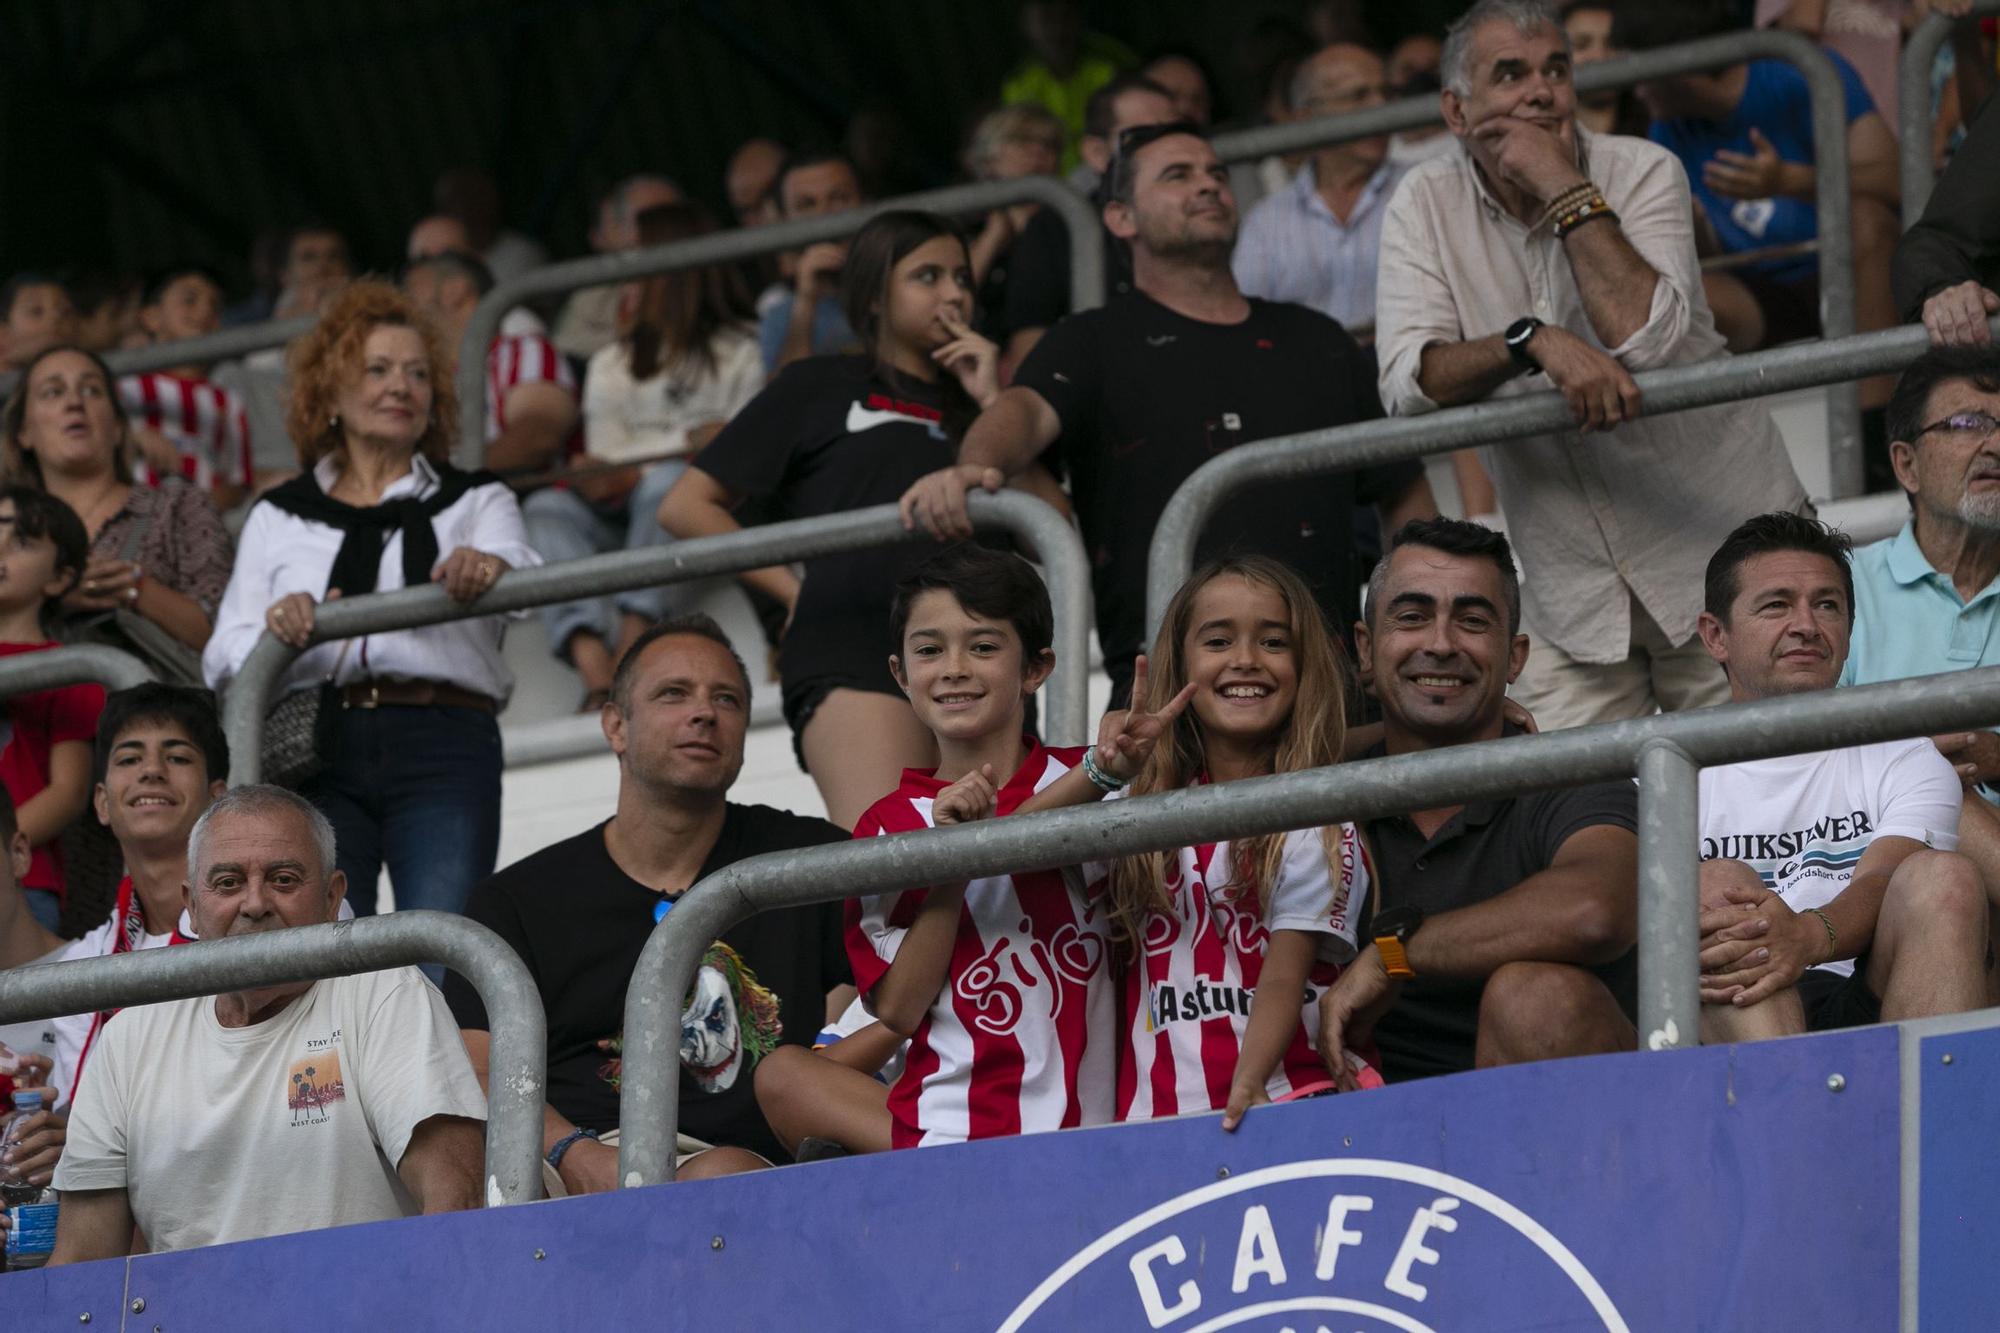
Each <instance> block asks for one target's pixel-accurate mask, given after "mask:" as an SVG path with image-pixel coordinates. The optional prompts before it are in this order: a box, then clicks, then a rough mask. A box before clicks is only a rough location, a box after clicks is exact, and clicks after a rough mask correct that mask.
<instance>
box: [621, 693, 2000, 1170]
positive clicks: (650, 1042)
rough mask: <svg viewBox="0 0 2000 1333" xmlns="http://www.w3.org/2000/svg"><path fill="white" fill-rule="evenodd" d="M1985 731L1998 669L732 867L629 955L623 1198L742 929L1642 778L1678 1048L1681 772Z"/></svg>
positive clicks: (655, 1143)
mask: <svg viewBox="0 0 2000 1333" xmlns="http://www.w3.org/2000/svg"><path fill="white" fill-rule="evenodd" d="M1995 721H2000V667H1982V668H1979V669H1977V670H1973V671H1966V672H1960V673H1956V674H1954V675H1952V676H1950V677H1928V678H1920V679H1916V680H1903V681H1893V682H1890V683H1887V684H1882V685H1866V686H1860V687H1857V688H1853V689H1844V690H1835V691H1830V692H1826V693H1821V694H1814V695H1795V696H1792V697H1789V698H1783V699H1767V700H1762V701H1760V702H1757V703H1749V704H1729V705H1724V706H1721V707H1717V708H1703V709H1697V710H1695V711H1692V712H1686V713H1673V714H1667V715H1662V716H1655V717H1649V718H1642V719H1639V720H1636V721H1631V722H1615V723H1609V724H1606V725H1602V726H1594V727H1581V728H1578V729H1576V730H1573V731H1560V732H1554V733H1551V734H1545V735H1539V736H1515V737H1509V738H1507V739H1504V740H1495V741H1485V742H1481V743H1479V744H1476V745H1462V746H1454V747H1451V748H1448V749H1441V750H1428V751H1425V752H1422V753H1419V754H1404V755H1394V756H1390V757H1387V758H1381V759H1368V760H1362V761H1359V762H1356V763H1351V764H1339V765H1335V766H1333V767H1330V768H1318V769H1310V770H1307V771H1305V772H1301V773H1286V774H1282V775H1279V776H1276V777H1265V778H1251V779H1247V780H1244V781H1240V782H1231V783H1227V784H1224V785H1222V786H1219V787H1202V788H1200V789H1198V790H1184V791H1178V792H1169V793H1165V794H1162V795H1157V796H1141V797H1136V798H1134V799H1132V800H1128V801H1116V802H1112V803H1110V804H1108V805H1100V806H1086V807H1081V808H1077V809H1070V810H1056V811H1051V812H1049V813H1045V814H1037V815H1017V816H1014V817H1011V818H1007V819H989V820H982V821H980V822H978V823H975V824H970V825H961V826H958V827H954V828H945V829H931V830H924V831H920V832H916V833H908V834H900V835H898V836H896V837H893V838H867V839H861V840H857V841H854V842H849V843H843V844H838V845H835V846H830V847H815V848H809V849H805V850H800V851H792V852H769V853H765V854H764V855H761V856H753V857H749V858H747V859H745V860H742V861H739V862H737V863H736V864H735V865H732V866H728V867H725V868H724V869H722V870H719V871H717V872H716V873H715V874H713V875H710V876H708V877H707V878H706V879H703V880H702V881H701V882H700V883H698V884H696V885H695V886H694V887H693V888H692V889H690V890H688V892H687V893H686V894H685V895H683V896H682V898H681V900H680V903H679V905H677V906H676V907H675V908H674V910H673V911H672V912H671V913H669V914H668V915H667V917H666V918H665V920H663V921H662V922H661V923H660V924H659V925H658V926H656V927H654V929H653V934H652V937H651V938H650V939H648V940H647V941H646V947H645V949H644V951H643V952H641V953H640V955H639V962H638V965H637V966H636V967H635V968H634V969H633V972H632V981H631V984H630V987H629V989H628V990H627V991H626V994H625V1046H624V1059H625V1065H624V1071H623V1072H624V1078H623V1084H622V1091H621V1093H620V1101H619V1117H618V1118H619V1145H618V1174H619V1180H620V1183H621V1184H622V1185H625V1186H634V1185H652V1184H658V1183H660V1182H662V1181H665V1180H669V1179H671V1178H672V1175H673V1164H674V1136H675V1131H676V1129H677V1126H678V1123H679V1112H680V1013H681V1007H682V1002H681V998H680V997H682V996H684V995H685V994H686V993H687V988H688V986H689V985H690V984H691V983H692V981H693V980H694V974H695V969H696V967H697V966H698V965H699V964H700V962H701V956H702V953H703V952H704V951H705V950H706V949H707V948H708V946H709V944H710V943H711V942H712V941H714V940H716V939H718V938H720V937H721V935H722V934H723V932H725V931H727V930H729V929H730V928H731V927H732V926H735V925H736V924H737V923H739V922H741V921H743V920H745V919H746V918H748V917H750V916H751V915H753V914H754V913H757V912H762V911H769V910H772V909H774V908H780V907H801V906H805V905H807V904H811V903H821V902H830V901H833V900H836V899H840V898H847V897H852V896H855V895H857V894H867V893H888V892H893V891H896V890H901V889H914V888H921V887H923V886H925V885H929V884H941V883H949V882H954V881H957V880H963V879H969V878H977V877H979V876H984V875H996V874H1007V873H1021V872H1025V871H1031V870H1043V869H1050V868H1053V867H1056V866H1065V865H1076V864H1080V863H1083V862H1089V861H1103V860H1105V859H1107V858H1110V857H1114V856H1126V855H1131V854H1133V853H1136V852H1147V851H1155V850H1159V849H1162V848H1171V847H1184V846H1187V845H1189V844H1191V843H1196V842H1210V841H1220V840H1222V839H1225V838H1245V837H1254V836H1256V835H1259V834H1265V833H1278V832H1283V831H1286V830H1291V829H1301V828H1312V827H1315V826H1319V825H1326V824H1331V823H1335V822H1338V821H1342V820H1349V821H1358V820H1366V819H1374V818H1379V817H1381V816H1385V815H1392V814H1401V813H1404V812H1406V811H1409V810H1423V809H1435V808H1437V807H1439V806H1445V805H1458V804H1463V803H1465V802H1468V801H1482V800H1498V799H1502V798H1505V797H1510V796H1516V795H1520V794H1522V793H1526V792H1534V791H1546V790H1552V789H1555V788H1559V787H1570V786H1575V785H1578V784H1580V783H1587V782H1613V781H1619V780H1622V779H1627V778H1631V777H1633V776H1634V775H1635V774H1636V775H1637V776H1638V777H1639V778H1640V787H1639V932H1638V934H1639V946H1638V947H1639V1044H1640V1048H1641V1049H1649V1050H1664V1049H1670V1048H1673V1047H1677V1046H1688V1045H1693V1044H1695V1043H1696V1042H1697V1040H1698V1039H1699V1034H1700V1025H1701V1009H1700V993H1699V989H1698V978H1699V961H1698V949H1699V943H1700V940H1699V932H1698V930H1697V928H1696V904H1697V902H1698V890H1699V865H1700V857H1699V853H1700V847H1699V843H1698V835H1697V825H1696V819H1695V811H1696V800H1697V787H1696V777H1697V773H1698V770H1699V767H1700V766H1702V765H1713V764H1723V763H1738V762H1742V761H1745V760H1751V759H1765V758H1770V757H1772V756H1776V755H1786V754H1803V753H1811V752H1815V751H1819V750H1827V749H1835V748H1840V747H1844V746H1853V745H1864V744H1870V743H1873V742H1876V741H1885V740H1893V739H1897V738H1901V737H1906V736H1913V735H1921V734H1929V733H1931V732H1935V731H1940V730H1946V729H1955V728H1959V727H1972V726H1984V725H1989V724H1991V723H1993V722H1995Z"/></svg>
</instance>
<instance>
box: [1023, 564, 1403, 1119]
mask: <svg viewBox="0 0 2000 1333" xmlns="http://www.w3.org/2000/svg"><path fill="white" fill-rule="evenodd" d="M1151 662H1152V663H1153V664H1156V665H1157V666H1158V668H1159V670H1158V671H1157V674H1155V675H1154V676H1153V678H1152V679H1151V680H1149V679H1148V674H1147V673H1148V660H1147V659H1146V658H1143V657H1142V658H1140V659H1139V668H1138V671H1137V672H1136V673H1135V676H1134V680H1133V687H1132V697H1133V700H1134V702H1135V703H1136V704H1141V705H1143V706H1150V707H1152V708H1155V709H1157V708H1159V707H1161V705H1162V703H1163V702H1164V701H1167V700H1172V699H1176V698H1178V697H1182V696H1183V695H1184V694H1185V693H1186V692H1187V691H1189V690H1192V691H1193V702H1192V706H1191V707H1189V708H1188V710H1187V712H1186V713H1184V714H1181V715H1180V717H1179V719H1178V721H1177V722H1176V724H1175V725H1174V727H1173V729H1172V731H1171V733H1170V734H1169V735H1168V736H1167V737H1166V738H1165V739H1164V740H1163V741H1162V743H1161V744H1160V745H1158V746H1157V747H1156V748H1154V749H1153V750H1152V752H1151V754H1150V755H1149V757H1148V758H1147V759H1146V760H1145V762H1143V763H1141V764H1139V765H1137V766H1136V767H1137V772H1138V776H1137V778H1135V779H1134V780H1133V781H1132V783H1131V784H1130V786H1129V787H1125V788H1124V791H1125V792H1126V793H1128V794H1132V795H1141V794H1147V793H1153V792H1165V791H1175V790H1178V789H1180V788H1182V787H1189V786H1200V785H1204V784H1207V783H1221V782H1229V781H1233V780H1235V779H1237V778H1249V777H1259V776H1262V775H1265V774H1269V773H1284V772H1292V771H1295V770H1298V769H1305V768H1318V767H1321V766H1323V765H1326V764H1331V763H1335V762H1337V761H1338V760H1339V758H1340V755H1341V747H1342V744H1343V742H1344V740H1345V737H1346V722H1345V717H1346V703H1347V699H1346V690H1345V689H1344V687H1343V683H1342V682H1343V678H1344V676H1345V669H1344V667H1343V664H1342V662H1341V655H1340V648H1339V645H1338V644H1337V643H1336V642H1335V640H1334V637H1333V635H1332V633H1331V631H1329V629H1328V628H1327V624H1326V620H1325V617H1324V616H1323V615H1321V613H1320V611H1319V608H1318V605H1317V603H1316V602H1315V601H1314V599H1313V596H1312V593H1311V591H1310V590H1309V589H1308V588H1307V587H1306V585H1305V583H1304V582H1303V581H1302V580H1301V579H1300V578H1299V576H1298V575H1297V574H1295V573H1293V572H1292V571H1291V570H1290V569H1288V568H1286V567H1285V566H1284V565H1281V564H1279V563H1278V562H1276V561H1274V560H1268V559H1265V558H1263V557H1261V556H1244V557H1234V558H1229V559H1225V560H1221V561H1217V562H1214V563H1212V564H1210V565H1208V566H1207V567H1205V568H1204V569H1202V570H1200V571H1198V572H1197V573H1196V574H1195V576H1194V577H1193V578H1191V579H1189V580H1188V581H1187V583H1186V584H1185V585H1183V586H1182V588H1181V589H1180V591H1179V592H1178V593H1176V594H1175V595H1174V599H1173V601H1172V602H1171V603H1170V604H1169V605H1168V607H1167V613H1166V618H1165V620H1164V622H1163V623H1162V624H1161V627H1160V632H1159V636H1158V638H1157V640H1156V641H1155V643H1154V646H1153V654H1152V658H1151ZM1101 748H1102V747H1101V746H1100V749H1101ZM1086 776H1088V775H1086ZM1097 785H1098V786H1100V787H1102V786H1117V785H1120V784H1117V783H1116V782H1115V779H1114V780H1113V781H1110V782H1100V783H1098V784H1097ZM1094 794H1097V793H1093V792H1091V791H1090V790H1088V789H1087V788H1086V787H1085V786H1083V785H1082V784H1079V783H1077V782H1076V781H1074V780H1071V781H1068V782H1066V783H1065V784H1064V786H1063V788H1062V789H1061V790H1055V789H1052V790H1051V791H1050V792H1049V793H1048V797H1047V798H1046V799H1045V800H1043V801H1038V802H1037V803H1036V805H1037V808H1040V807H1042V806H1044V805H1047V804H1057V803H1061V802H1062V801H1063V800H1064V799H1065V798H1067V799H1071V800H1079V799H1086V798H1088V797H1089V796H1091V795H1094ZM1086 873H1089V872H1086ZM1371 879H1372V875H1371V873H1370V866H1369V859H1368V853H1367V849H1366V848H1365V847H1364V846H1363V844H1362V841H1361V836H1360V834H1359V832H1358V831H1357V830H1356V829H1355V828H1354V826H1353V825H1351V824H1338V825H1330V826H1328V827H1326V828H1320V829H1304V830H1300V831H1298V832H1294V833H1287V834H1272V835H1268V836H1265V837H1261V838H1250V839H1244V840H1241V841H1239V842H1236V843H1227V842H1222V843H1208V844H1202V845H1199V846H1193V847H1182V848H1179V849H1177V850H1174V851H1168V852H1153V853H1149V854H1147V855H1143V856H1130V857H1126V858H1124V859H1122V860H1120V861H1118V862H1116V863H1115V864H1114V865H1112V867H1111V870H1110V884H1109V888H1108V895H1107V906H1108V909H1109V915H1110V923H1111V936H1112V939H1113V941H1114V943H1115V944H1116V946H1117V948H1118V951H1119V954H1120V959H1121V961H1122V963H1123V970H1124V983H1125V984H1124V1010H1123V1042H1122V1045H1121V1047H1120V1051H1119V1061H1118V1118H1119V1119H1121V1120H1144V1119H1149V1118H1152V1117H1155V1116H1168V1115H1180V1114H1187V1113H1190V1112H1197V1111H1211V1110H1219V1111H1223V1112H1224V1115H1223V1120H1222V1127H1223V1128H1224V1129H1230V1130H1233V1129H1235V1128H1236V1126H1237V1124H1238V1123H1240V1122H1241V1120H1242V1118H1243V1114H1244V1112H1245V1111H1247V1110H1248V1109H1249V1108H1250V1107H1252V1106H1257V1105H1261V1104H1263V1103H1266V1102H1273V1101H1285V1100H1290V1099H1293V1098H1298V1097H1305V1096H1311V1095H1314V1094H1317V1093H1321V1092H1331V1091H1333V1089H1334V1080H1333V1078H1332V1076H1331V1074H1330V1073H1329V1071H1328V1070H1327V1068H1326V1067H1325V1066H1324V1065H1323V1064H1322V1063H1321V1061H1320V1058H1319V1056H1318V1054H1317V1053H1316V1051H1315V1049H1314V1044H1313V1037H1314V1033H1315V1031H1316V1030H1317V1021H1316V1020H1317V1015H1316V1012H1315V1010H1316V1006H1317V1004H1318V1001H1319V995H1320V992H1321V991H1323V990H1324V989H1325V987H1326V986H1327V985H1328V984H1330V983H1331V982H1332V981H1333V979H1334V978H1335V977H1336V976H1337V975H1338V974H1339V969H1340V967H1341V966H1343V965H1344V964H1346V963H1347V961H1348V960H1349V959H1351V958H1353V957H1354V953H1355V932H1356V921H1355V917H1356V916H1357V915H1358V914H1359V913H1360V912H1361V910H1362V908H1363V907H1364V905H1365V902H1366V899H1367V895H1368V892H1369V886H1370V882H1371ZM1354 1072H1355V1075H1356V1078H1357V1080H1358V1081H1359V1082H1361V1083H1362V1084H1363V1085H1364V1086H1376V1085H1379V1084H1380V1082H1381V1079H1380V1076H1379V1075H1377V1074H1376V1073H1375V1072H1374V1070H1372V1069H1370V1068H1367V1067H1366V1065H1365V1062H1363V1061H1361V1060H1360V1059H1359V1058H1357V1059H1356V1061H1355V1071H1354Z"/></svg>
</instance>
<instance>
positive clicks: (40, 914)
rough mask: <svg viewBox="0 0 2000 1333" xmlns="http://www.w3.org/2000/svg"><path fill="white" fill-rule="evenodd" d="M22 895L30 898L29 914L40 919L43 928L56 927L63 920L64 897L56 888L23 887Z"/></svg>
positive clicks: (52, 928)
mask: <svg viewBox="0 0 2000 1333" xmlns="http://www.w3.org/2000/svg"><path fill="white" fill-rule="evenodd" d="M21 896H22V897H24V898H26V899H27V900H28V915H29V916H31V917H33V918H35V920H37V921H39V922H40V923H41V925H42V929H44V930H51V931H52V930H55V929H56V927H57V925H58V924H59V923H60V922H61V921H62V899H61V898H58V897H57V896H56V891H55V890H54V889H22V890H21Z"/></svg>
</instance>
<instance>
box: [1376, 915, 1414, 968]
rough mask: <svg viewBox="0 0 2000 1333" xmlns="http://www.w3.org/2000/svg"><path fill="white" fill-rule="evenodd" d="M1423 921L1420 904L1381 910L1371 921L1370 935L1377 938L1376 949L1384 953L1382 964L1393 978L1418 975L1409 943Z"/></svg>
mask: <svg viewBox="0 0 2000 1333" xmlns="http://www.w3.org/2000/svg"><path fill="white" fill-rule="evenodd" d="M1423 924H1424V909H1423V908H1421V907H1391V908H1390V909H1389V910H1388V911H1386V912H1378V913H1377V914H1376V916H1375V920H1374V921H1372V922H1371V923H1369V926H1368V935H1369V938H1370V939H1372V940H1374V941H1375V951H1376V952H1377V953H1379V954H1381V955H1382V967H1383V970H1384V971H1386V972H1387V973H1388V974H1389V975H1390V976H1392V977H1401V978H1409V977H1414V976H1415V975H1417V972H1416V969H1415V968H1413V967H1411V966H1410V956H1409V952H1408V949H1407V947H1406V946H1407V945H1408V944H1409V942H1410V936H1412V935H1414V934H1416V933H1417V929H1418V927H1420V926H1422V925H1423Z"/></svg>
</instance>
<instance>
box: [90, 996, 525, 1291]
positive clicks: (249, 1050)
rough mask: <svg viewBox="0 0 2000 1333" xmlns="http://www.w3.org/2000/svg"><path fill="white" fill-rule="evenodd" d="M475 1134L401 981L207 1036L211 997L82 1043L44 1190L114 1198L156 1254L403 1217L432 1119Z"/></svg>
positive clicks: (452, 1058) (440, 1036) (438, 1019)
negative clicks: (408, 1175)
mask: <svg viewBox="0 0 2000 1333" xmlns="http://www.w3.org/2000/svg"><path fill="white" fill-rule="evenodd" d="M437 1115H451V1116H463V1117H465V1118H467V1119H470V1120H482V1121H483V1120H484V1119H485V1118H486V1099H485V1097H484V1096H483V1095H482V1094H481V1093H480V1090H479V1081H478V1079H476V1078H475V1077H474V1076H473V1072H472V1065H471V1063H470V1061H468V1060H467V1059H466V1055H465V1047H464V1045H463V1044H462V1043H461V1042H460V1040H459V1035H458V1024H457V1023H456V1022H454V1021H453V1020H452V1017H451V1012H450V1010H448V1009H447V1008H446V1007H445V1003H444V997H443V996H441V995H439V994H438V991H437V988H436V987H435V986H433V985H431V983H430V982H429V981H428V980H426V979H425V977H424V975H423V974H422V973H421V972H419V971H417V969H415V968H414V967H399V968H391V969H389V970H387V971H382V972H365V973H362V974H361V975H359V976H352V977H337V978H334V979H332V980H328V981H321V982H318V983H316V984H315V985H314V986H313V987H312V989H311V990H309V991H307V992H306V993H305V994H303V995H301V996H299V997H298V998H297V999H295V1000H293V1001H292V1003H291V1004H289V1005H287V1006H286V1007H285V1008H284V1009H283V1010H282V1011H281V1012H279V1013H278V1014H277V1015H275V1016H274V1017H272V1018H268V1019H266V1020H265V1021H263V1022H261V1023H257V1024H254V1025H252V1026H250V1027H242V1028H225V1027H223V1026H222V1025H221V1024H220V1023H219V1022H217V1021H216V1018H215V1001H214V1000H213V999H212V998H203V999H195V1000H176V1001H173V1002H172V1003H168V1004H155V1005H144V1006H141V1007H138V1008H132V1009H126V1010H123V1011H122V1012H120V1013H119V1014H118V1016H117V1017H115V1018H113V1019H112V1020H111V1021H110V1022H109V1023H107V1024H106V1025H105V1027H104V1031H103V1032H102V1033H101V1034H100V1035H99V1036H98V1040H97V1047H96V1049H95V1050H94V1051H92V1053H91V1057H90V1077H89V1078H88V1079H85V1080H84V1081H83V1084H82V1086H81V1088H80V1089H79V1091H78V1093H77V1097H76V1105H75V1108H74V1109H73V1110H72V1112H71V1115H70V1123H69V1142H68V1145H67V1146H66V1147H65V1148H64V1150H63V1156H62V1161H61V1162H60V1163H59V1164H58V1165H57V1167H56V1178H55V1187H56V1188H57V1189H58V1190H64V1191H67V1190H77V1189H85V1190H88V1189H117V1188H123V1189H125V1190H126V1191H128V1193H129V1195H130V1199H131V1206H132V1215H133V1218H134V1220H136V1221H137V1223H138V1225H139V1229H140V1230H141V1231H142V1232H144V1233H145V1235H146V1237H147V1239H148V1240H150V1241H151V1242H152V1246H153V1249H154V1250H156V1251H164V1250H180V1249H187V1248H189V1247H192V1246H197V1245H217V1244H222V1243H224V1242H227V1241H236V1240H250V1239H254V1238H256V1237H259V1236H274V1235H282V1234H284V1233H286V1232H293V1231H310V1230H317V1229H319V1228H322V1227H336V1226H347V1225H350V1224H352V1223H356V1222H375V1221H381V1220H383V1219H385V1218H392V1217H403V1216H407V1215H409V1214H411V1213H413V1212H414V1211H415V1206H414V1203H413V1201H412V1199H411V1198H410V1195H409V1192H408V1191H407V1190H405V1189H404V1188H403V1183H402V1180H401V1179H400V1178H399V1177H398V1176H397V1174H396V1163H397V1162H399V1161H401V1160H402V1157H403V1151H404V1149H405V1148H407V1147H408V1146H409V1142H410V1135H411V1134H412V1132H414V1131H415V1129H416V1127H417V1126H418V1125H419V1124H421V1123H423V1122H424V1121H425V1120H428V1119H429V1118H430V1117H432V1116H437Z"/></svg>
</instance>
